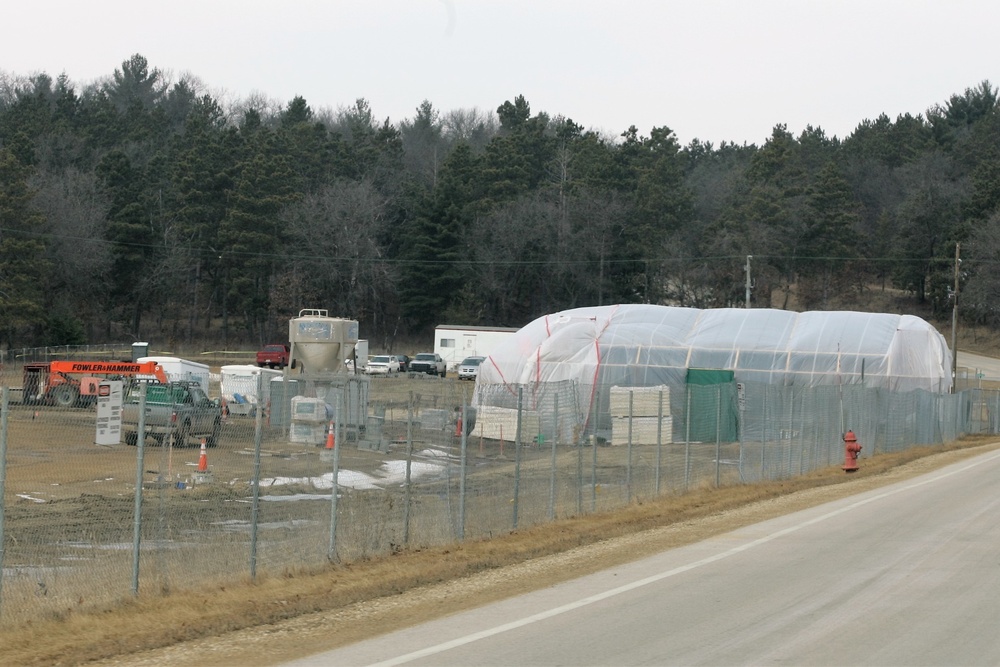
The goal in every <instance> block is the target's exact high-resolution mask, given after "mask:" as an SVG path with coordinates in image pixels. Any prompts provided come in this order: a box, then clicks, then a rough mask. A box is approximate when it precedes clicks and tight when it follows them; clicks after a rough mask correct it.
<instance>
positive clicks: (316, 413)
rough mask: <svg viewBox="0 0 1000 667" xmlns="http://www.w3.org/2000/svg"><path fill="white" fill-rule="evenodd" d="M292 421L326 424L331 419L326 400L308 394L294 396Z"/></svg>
mask: <svg viewBox="0 0 1000 667" xmlns="http://www.w3.org/2000/svg"><path fill="white" fill-rule="evenodd" d="M292 421H293V422H306V423H310V424H325V423H326V422H329V421H330V417H329V416H328V414H327V411H326V401H324V400H323V399H321V398H310V397H308V396H294V397H292Z"/></svg>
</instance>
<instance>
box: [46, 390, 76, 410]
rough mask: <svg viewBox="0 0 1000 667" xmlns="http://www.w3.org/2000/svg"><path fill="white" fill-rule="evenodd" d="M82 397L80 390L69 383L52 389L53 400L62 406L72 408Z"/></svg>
mask: <svg viewBox="0 0 1000 667" xmlns="http://www.w3.org/2000/svg"><path fill="white" fill-rule="evenodd" d="M78 398H80V391H79V390H78V389H77V388H76V387H71V386H69V385H67V384H63V385H59V386H58V387H56V388H55V389H54V390H53V391H52V400H53V401H55V403H56V405H58V406H59V407H61V408H71V407H73V406H74V405H76V401H77V399H78Z"/></svg>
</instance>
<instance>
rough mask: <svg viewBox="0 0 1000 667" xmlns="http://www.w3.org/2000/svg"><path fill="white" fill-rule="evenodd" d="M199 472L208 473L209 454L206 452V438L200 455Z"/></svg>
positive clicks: (202, 442)
mask: <svg viewBox="0 0 1000 667" xmlns="http://www.w3.org/2000/svg"><path fill="white" fill-rule="evenodd" d="M198 472H208V452H206V451H205V438H202V439H201V453H200V454H198Z"/></svg>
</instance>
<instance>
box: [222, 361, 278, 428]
mask: <svg viewBox="0 0 1000 667" xmlns="http://www.w3.org/2000/svg"><path fill="white" fill-rule="evenodd" d="M281 375H282V373H281V371H279V370H277V369H270V368H260V367H259V366H253V365H250V364H230V365H226V366H223V367H222V368H220V369H219V392H220V394H221V395H222V400H223V403H224V405H225V406H226V409H227V410H228V411H229V414H231V415H250V416H253V415H255V414H256V413H257V407H258V406H263V407H264V409H265V410H266V409H267V408H268V406H269V404H270V401H271V380H273V379H275V378H280V377H281ZM258 383H259V384H258ZM258 387H259V389H258Z"/></svg>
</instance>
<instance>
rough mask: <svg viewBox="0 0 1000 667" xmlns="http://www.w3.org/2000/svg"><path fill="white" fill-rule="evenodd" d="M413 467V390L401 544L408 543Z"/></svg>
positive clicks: (407, 439) (408, 415) (409, 407)
mask: <svg viewBox="0 0 1000 667" xmlns="http://www.w3.org/2000/svg"><path fill="white" fill-rule="evenodd" d="M412 467H413V392H412V391H411V392H410V402H409V405H408V406H407V408H406V482H405V484H404V486H403V494H404V497H403V544H409V543H410V495H411V490H410V471H411V469H412Z"/></svg>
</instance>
